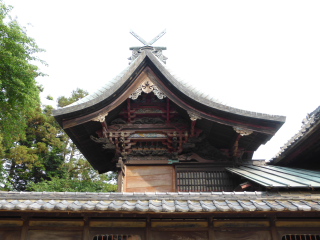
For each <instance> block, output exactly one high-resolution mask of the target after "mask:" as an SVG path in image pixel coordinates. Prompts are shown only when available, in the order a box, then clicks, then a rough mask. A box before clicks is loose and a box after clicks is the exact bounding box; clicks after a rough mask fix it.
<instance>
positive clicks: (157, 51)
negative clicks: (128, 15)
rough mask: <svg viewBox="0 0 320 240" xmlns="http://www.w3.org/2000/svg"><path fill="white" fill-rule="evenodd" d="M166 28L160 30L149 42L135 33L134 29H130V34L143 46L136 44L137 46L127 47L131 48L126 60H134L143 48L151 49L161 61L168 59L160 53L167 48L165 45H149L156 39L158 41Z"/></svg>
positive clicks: (164, 61)
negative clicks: (130, 54)
mask: <svg viewBox="0 0 320 240" xmlns="http://www.w3.org/2000/svg"><path fill="white" fill-rule="evenodd" d="M166 32H167V30H166V29H164V30H163V31H162V32H160V33H159V34H158V35H157V36H156V37H154V38H153V39H152V40H150V41H149V42H147V41H146V40H144V39H143V38H142V37H140V36H139V35H138V34H136V33H135V32H134V31H132V30H130V34H131V35H132V36H134V37H135V38H136V39H138V40H139V41H140V42H141V43H142V44H143V46H137V47H130V48H129V49H130V50H132V56H131V57H129V58H128V60H131V62H132V61H133V60H135V59H136V58H137V57H138V56H139V55H140V54H141V52H142V51H143V50H146V49H148V50H151V52H152V53H153V54H154V55H155V56H156V57H157V58H159V59H160V60H161V61H162V62H163V63H166V60H167V59H168V58H167V57H165V56H164V55H163V54H162V50H167V48H166V47H153V46H151V45H152V44H154V43H155V42H156V41H158V40H159V39H160V38H161V37H162V36H163V35H164V34H166ZM131 62H129V65H130V64H131Z"/></svg>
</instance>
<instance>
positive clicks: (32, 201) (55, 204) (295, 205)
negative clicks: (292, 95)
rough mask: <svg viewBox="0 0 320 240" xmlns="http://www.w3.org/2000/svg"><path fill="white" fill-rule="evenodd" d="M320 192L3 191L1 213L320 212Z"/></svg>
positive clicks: (0, 205)
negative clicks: (21, 211)
mask: <svg viewBox="0 0 320 240" xmlns="http://www.w3.org/2000/svg"><path fill="white" fill-rule="evenodd" d="M319 200H320V193H309V192H292V193H269V192H209V193H191V192H190V193H188V192H183V193H182V192H179V193H177V192H173V193H159V192H155V193H154V192H153V193H70V192H65V193H64V192H62V193H58V192H56V193H48V192H32V193H26V192H21V193H19V192H1V193H0V209H1V210H10V211H15V210H23V211H30V210H37V211H129V212H130V211H134V212H215V211H220V212H240V211H286V210H288V211H320V204H319V202H318V201H319Z"/></svg>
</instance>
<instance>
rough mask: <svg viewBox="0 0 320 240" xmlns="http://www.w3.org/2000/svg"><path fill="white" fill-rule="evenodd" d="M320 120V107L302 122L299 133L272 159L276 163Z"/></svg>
mask: <svg viewBox="0 0 320 240" xmlns="http://www.w3.org/2000/svg"><path fill="white" fill-rule="evenodd" d="M319 119H320V106H319V107H318V108H316V109H315V110H314V111H313V112H312V113H310V114H308V115H307V117H306V118H304V119H303V120H302V123H303V124H302V126H301V129H300V130H299V132H298V133H296V134H295V135H294V136H293V137H292V138H290V139H289V140H288V142H287V143H285V144H284V145H283V146H282V147H281V148H280V151H279V152H278V153H277V154H276V155H275V156H274V157H273V158H272V159H271V163H272V161H275V160H276V159H277V158H279V157H281V156H282V155H283V154H284V153H286V152H287V151H288V150H290V148H291V147H293V146H294V145H295V144H296V143H298V142H299V141H301V140H302V139H303V137H304V136H305V135H306V134H307V133H308V132H309V130H310V129H312V128H313V127H314V126H315V125H316V124H317V123H318V122H319Z"/></svg>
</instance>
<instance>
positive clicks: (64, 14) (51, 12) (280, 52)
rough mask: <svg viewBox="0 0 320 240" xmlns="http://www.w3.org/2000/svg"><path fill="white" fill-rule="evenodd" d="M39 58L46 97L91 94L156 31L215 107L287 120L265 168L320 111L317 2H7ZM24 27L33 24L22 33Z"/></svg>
mask: <svg viewBox="0 0 320 240" xmlns="http://www.w3.org/2000/svg"><path fill="white" fill-rule="evenodd" d="M4 2H5V4H7V5H12V6H13V7H14V9H13V10H12V12H11V15H12V16H17V19H18V22H19V23H20V24H21V25H23V26H26V27H27V30H28V35H29V36H31V37H33V38H34V39H35V40H36V42H37V44H38V46H39V47H40V48H43V49H45V50H46V52H45V53H41V54H39V55H38V56H39V57H40V58H41V59H43V60H45V61H46V62H47V63H48V64H49V66H48V67H44V66H40V68H41V70H42V71H43V72H45V73H46V74H48V76H47V77H42V78H38V79H37V81H38V82H39V83H40V84H42V85H43V86H44V92H43V93H42V94H41V97H42V101H43V103H45V104H51V105H55V104H56V103H55V102H49V101H47V100H46V96H47V95H51V96H53V97H54V99H55V100H56V99H57V97H59V96H69V95H70V93H71V91H72V90H74V89H76V88H82V89H85V90H87V91H89V93H93V92H94V91H95V90H97V89H99V87H100V86H102V85H104V84H105V83H106V82H107V81H109V80H111V79H112V78H113V77H115V76H116V75H117V74H118V73H120V72H121V71H122V70H123V69H124V68H125V67H126V66H127V65H128V62H129V61H128V60H127V58H128V57H129V56H130V55H131V52H130V51H129V47H131V46H140V45H141V44H140V42H139V41H138V40H137V39H135V38H134V37H133V36H132V35H130V34H129V30H130V29H132V30H133V31H135V32H136V33H137V34H138V35H140V36H141V37H142V38H144V39H145V40H146V41H150V40H151V39H152V38H154V37H155V36H156V35H157V34H158V33H160V32H161V31H162V30H164V29H166V30H167V33H166V34H165V35H164V36H163V37H162V38H161V39H160V40H158V41H157V42H156V43H155V44H154V46H166V47H167V50H166V51H164V55H165V56H166V57H168V60H167V66H168V67H169V68H170V69H172V70H174V71H175V72H176V73H177V75H179V76H180V77H181V78H182V79H185V80H187V81H189V82H191V83H192V84H193V85H194V86H196V87H197V88H199V89H200V90H202V91H203V92H205V93H208V94H211V95H212V96H213V97H214V98H216V99H218V100H219V101H220V102H222V103H225V104H227V105H230V106H232V107H236V108H241V109H245V110H249V111H255V112H262V113H268V114H273V115H283V116H286V117H287V119H286V123H285V124H284V125H283V126H282V128H281V129H280V130H279V131H278V132H277V133H276V135H275V136H274V137H273V138H272V139H271V140H270V141H269V142H268V143H267V144H266V145H262V146H261V147H260V148H259V149H258V150H257V151H256V152H255V154H254V156H253V158H254V159H266V160H268V159H271V158H272V157H273V156H274V155H275V154H276V153H277V152H278V151H279V150H280V147H281V146H282V145H283V144H284V143H285V142H287V141H288V140H289V139H290V138H291V137H292V136H293V135H294V134H295V133H297V132H298V131H299V130H300V128H301V125H302V124H301V121H302V119H303V118H305V116H306V114H307V113H310V112H312V111H313V110H314V109H315V108H316V107H318V106H319V105H320V68H319V66H320V31H319V29H320V28H319V27H320V14H319V12H320V1H318V0H316V1H312V0H310V1H302V0H301V1H295V0H288V1H286V0H275V1H274V0H268V1H260V0H254V1H247V0H223V1H214V0H210V1H203V0H200V1H178V0H174V1H173V0H170V1H166V0H161V1H139V0H135V1H132V0H131V1H121V0H118V1H106V0H104V1H100V0H91V1H81V0H78V1H73V0H68V1H61V0H55V1H53V0H46V1H43V0H28V1H25V0H4ZM28 23H30V25H27V24H28Z"/></svg>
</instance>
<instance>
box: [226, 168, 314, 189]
mask: <svg viewBox="0 0 320 240" xmlns="http://www.w3.org/2000/svg"><path fill="white" fill-rule="evenodd" d="M226 170H228V171H229V172H231V173H235V174H237V175H239V176H241V177H244V178H246V179H248V180H250V181H253V182H256V183H258V184H259V185H262V186H264V187H268V188H320V171H310V170H304V169H298V168H290V167H279V166H270V165H266V166H250V165H246V166H240V167H236V168H226Z"/></svg>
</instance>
